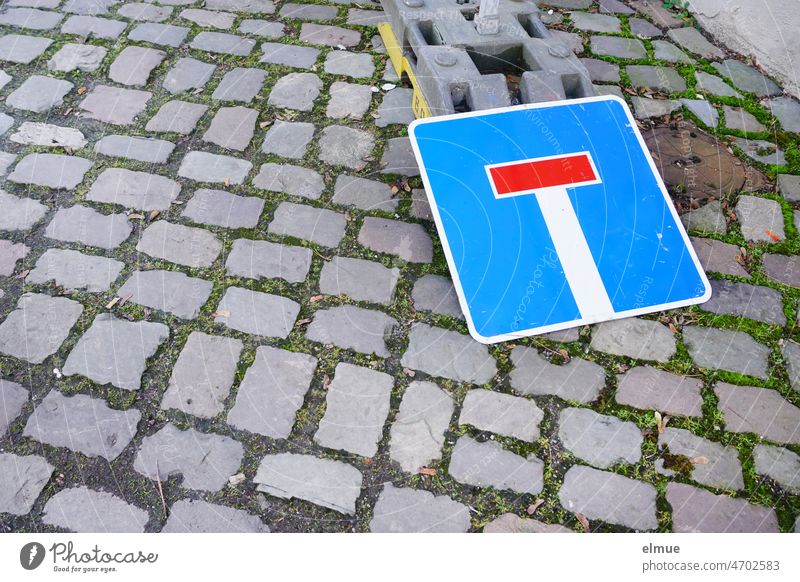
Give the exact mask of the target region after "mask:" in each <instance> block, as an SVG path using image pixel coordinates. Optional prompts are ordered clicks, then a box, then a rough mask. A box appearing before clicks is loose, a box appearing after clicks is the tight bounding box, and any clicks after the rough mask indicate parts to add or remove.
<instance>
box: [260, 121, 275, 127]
mask: <svg viewBox="0 0 800 582" xmlns="http://www.w3.org/2000/svg"><path fill="white" fill-rule="evenodd" d="M270 125H272V122H271V121H262V122H261V123H259V124H258V127H260V128H261V129H264V128H265V127H269V126H270Z"/></svg>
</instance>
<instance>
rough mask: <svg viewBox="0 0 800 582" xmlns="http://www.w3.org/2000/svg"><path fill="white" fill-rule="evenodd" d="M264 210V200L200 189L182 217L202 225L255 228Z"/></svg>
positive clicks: (221, 191)
mask: <svg viewBox="0 0 800 582" xmlns="http://www.w3.org/2000/svg"><path fill="white" fill-rule="evenodd" d="M262 210H264V200H263V199H262V198H256V197H255V196H236V195H235V194H230V193H228V192H225V191H223V190H206V189H200V190H197V191H195V193H194V196H192V198H191V200H189V202H188V203H187V204H186V208H185V209H184V211H183V213H181V216H183V217H184V218H189V219H190V220H192V221H194V222H199V223H201V224H210V225H213V226H222V227H224V228H254V227H255V226H256V225H257V224H258V219H259V217H260V216H261V211H262Z"/></svg>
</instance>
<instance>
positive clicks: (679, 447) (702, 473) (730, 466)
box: [656, 427, 744, 489]
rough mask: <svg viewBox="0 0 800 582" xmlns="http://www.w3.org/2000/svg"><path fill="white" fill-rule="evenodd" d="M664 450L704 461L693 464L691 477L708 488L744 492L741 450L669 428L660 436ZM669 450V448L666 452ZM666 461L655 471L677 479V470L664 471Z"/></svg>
mask: <svg viewBox="0 0 800 582" xmlns="http://www.w3.org/2000/svg"><path fill="white" fill-rule="evenodd" d="M658 446H659V448H660V449H661V450H668V451H669V453H670V454H672V455H682V456H683V457H686V458H688V459H697V458H699V457H702V458H703V459H705V462H703V463H692V464H691V474H690V475H689V477H690V478H691V479H692V480H694V481H697V482H698V483H701V484H703V485H707V486H708V487H715V488H717V489H744V479H743V477H742V465H741V463H739V451H738V450H736V448H735V447H733V446H722V445H721V444H719V443H715V442H713V441H710V440H708V439H704V438H701V437H698V436H695V435H694V434H692V433H691V432H689V431H688V430H684V429H682V428H672V427H667V428H666V429H664V432H663V433H662V434H660V435H659V437H658ZM665 447H666V449H665ZM664 464H665V463H664V459H658V460H657V461H656V471H658V472H659V473H661V474H662V475H669V476H670V477H674V476H675V475H677V473H676V472H675V471H672V470H670V469H666V468H664Z"/></svg>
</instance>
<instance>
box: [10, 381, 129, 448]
mask: <svg viewBox="0 0 800 582" xmlns="http://www.w3.org/2000/svg"><path fill="white" fill-rule="evenodd" d="M141 417H142V413H141V412H139V411H138V410H137V409H135V408H131V409H129V410H126V411H122V410H114V409H112V408H109V407H108V405H107V404H106V403H105V400H102V399H100V398H92V397H90V396H87V395H85V394H76V395H75V396H65V395H64V394H61V392H59V391H58V390H51V391H50V393H49V394H48V395H47V396H46V397H45V398H44V400H42V402H41V403H40V404H39V405H38V406H37V407H36V408H35V409H34V411H33V414H32V415H31V416H30V418H29V419H28V422H27V423H26V424H25V431H24V432H23V433H22V434H23V435H24V436H26V437H30V438H32V439H34V440H37V441H39V442H42V443H45V444H48V445H51V446H54V447H66V448H68V449H70V450H72V451H76V452H79V453H83V454H84V455H86V456H87V457H103V458H104V459H106V460H108V461H113V460H114V459H116V458H117V457H118V456H119V454H120V453H121V452H122V451H123V449H124V448H125V447H127V446H128V443H130V442H131V440H133V436H134V435H135V434H136V425H137V424H138V423H139V420H140V419H141Z"/></svg>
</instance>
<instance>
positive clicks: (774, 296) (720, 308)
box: [700, 280, 786, 326]
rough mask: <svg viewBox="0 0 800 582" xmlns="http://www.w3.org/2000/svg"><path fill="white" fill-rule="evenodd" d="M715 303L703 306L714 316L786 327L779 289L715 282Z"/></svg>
mask: <svg viewBox="0 0 800 582" xmlns="http://www.w3.org/2000/svg"><path fill="white" fill-rule="evenodd" d="M711 289H712V294H711V299H710V300H709V301H707V302H706V303H704V304H702V305H701V306H700V308H701V309H703V310H704V311H710V312H711V313H717V314H726V315H736V316H738V317H746V318H748V319H754V320H756V321H761V322H763V323H770V324H772V325H781V326H782V325H785V324H786V316H785V315H784V313H783V297H782V296H781V294H780V293H779V292H778V291H776V290H775V289H770V288H769V287H756V286H755V285H748V284H747V283H731V282H730V281H724V280H721V281H711Z"/></svg>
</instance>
